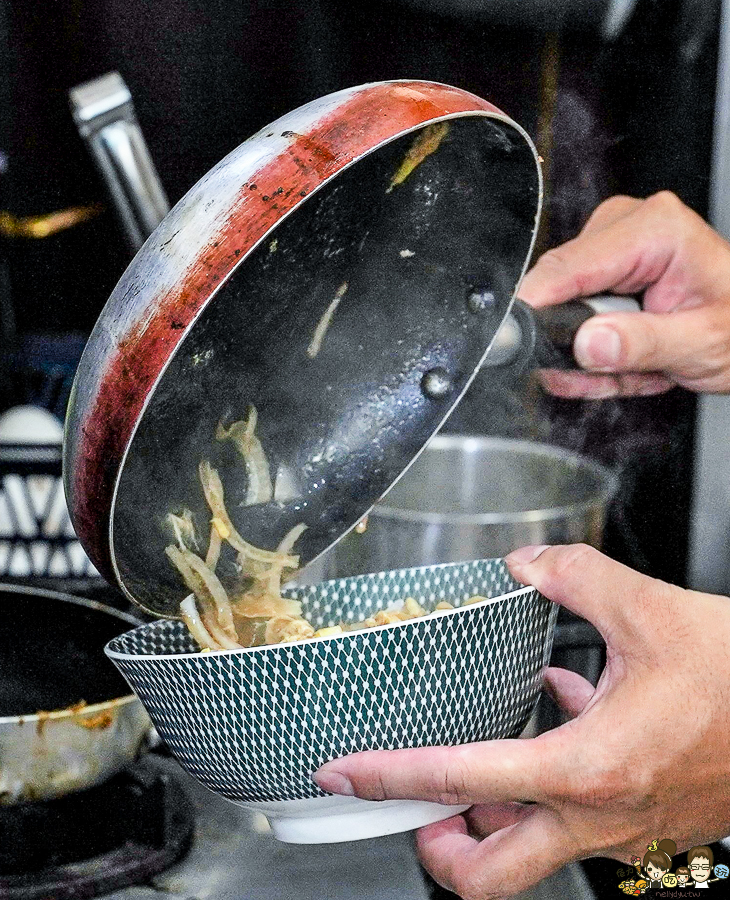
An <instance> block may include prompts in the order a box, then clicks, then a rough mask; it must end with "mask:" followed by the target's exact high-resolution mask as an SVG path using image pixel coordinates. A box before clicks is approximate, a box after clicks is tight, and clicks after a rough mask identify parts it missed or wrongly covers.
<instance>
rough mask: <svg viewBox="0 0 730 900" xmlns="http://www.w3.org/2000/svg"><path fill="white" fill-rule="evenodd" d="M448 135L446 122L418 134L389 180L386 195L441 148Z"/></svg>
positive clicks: (428, 126) (429, 127)
mask: <svg viewBox="0 0 730 900" xmlns="http://www.w3.org/2000/svg"><path fill="white" fill-rule="evenodd" d="M448 133H449V123H448V122H436V124H435V125H427V126H426V127H425V128H424V129H422V130H421V131H419V132H418V134H417V135H416V138H415V140H414V141H413V143H412V144H411V147H410V149H409V151H408V153H406V155H405V158H404V159H403V162H402V163H401V164H400V166H399V167H398V171H397V172H396V173H395V175H394V176H393V177H392V178H391V180H390V186H389V187H388V189H387V190H386V192H385V193H386V194H390V192H391V191H392V190H393V188H394V187H395V186H396V185H398V184H403V182H404V181H405V180H406V178H408V176H409V175H410V174H411V173H412V172H414V171H415V170H416V169H417V168H418V167H419V166H420V165H421V163H422V162H423V161H424V159H426V158H427V157H429V156H430V155H431V154H432V153H435V152H436V151H437V150H438V148H439V147H440V146H441V141H443V139H444V138H445V137H446V135H447V134H448Z"/></svg>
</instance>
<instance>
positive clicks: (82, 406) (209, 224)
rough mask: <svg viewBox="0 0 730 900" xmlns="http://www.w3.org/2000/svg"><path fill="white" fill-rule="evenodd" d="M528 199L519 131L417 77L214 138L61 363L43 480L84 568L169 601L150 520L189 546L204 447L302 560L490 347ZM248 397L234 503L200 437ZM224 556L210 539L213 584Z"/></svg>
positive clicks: (225, 564)
mask: <svg viewBox="0 0 730 900" xmlns="http://www.w3.org/2000/svg"><path fill="white" fill-rule="evenodd" d="M541 199H542V181H541V174H540V167H539V160H538V156H537V153H536V151H535V147H534V146H533V144H532V142H531V140H530V138H529V137H528V135H527V134H526V133H525V132H524V130H523V129H522V128H521V127H520V126H519V125H518V124H517V123H515V122H514V121H512V120H511V119H510V118H509V117H508V116H506V115H505V114H504V113H502V112H501V111H500V110H498V109H497V108H496V107H495V106H493V105H492V104H491V103H489V102H487V101H486V100H483V99H481V98H479V97H476V96H475V95H473V94H470V93H468V92H466V91H463V90H460V89H457V88H454V87H450V86H448V85H443V84H434V83H431V82H421V81H395V82H382V83H376V84H369V85H362V86H360V87H356V88H351V89H348V90H345V91H340V92H338V93H336V94H332V95H330V96H328V97H324V98H322V99H320V100H316V101H313V102H312V103H309V104H307V105H306V106H303V107H301V108H300V109H298V110H295V111H294V112H292V113H289V114H288V115H286V116H284V117H282V118H281V119H279V120H278V121H276V122H274V123H272V124H271V125H269V126H267V127H266V128H264V129H262V131H260V132H259V133H258V134H256V135H254V136H253V137H251V138H249V139H248V140H247V141H245V142H244V143H243V144H241V146H240V147H238V148H237V149H236V150H234V151H233V152H232V153H230V154H229V155H228V156H227V157H226V158H225V159H224V160H222V161H221V162H220V163H219V164H218V165H217V166H215V167H214V168H213V169H212V170H211V171H210V172H209V173H208V174H207V175H206V176H204V177H203V178H202V179H201V180H200V181H199V182H198V184H197V185H195V186H194V187H193V188H192V189H191V190H190V191H189V193H188V194H187V195H186V196H185V197H183V199H182V200H181V201H180V202H179V203H178V204H177V205H176V206H175V208H174V209H173V210H172V211H171V212H170V213H169V214H168V215H167V216H166V217H165V218H164V219H163V221H162V222H161V223H160V225H159V226H158V227H157V229H156V230H155V231H154V232H153V233H152V235H150V237H149V238H148V240H147V241H146V243H145V244H144V246H143V247H142V249H141V250H140V251H139V252H138V254H137V256H136V257H135V259H134V260H133V262H132V263H131V265H130V266H129V268H128V269H127V271H126V272H125V274H124V275H123V277H122V279H121V281H120V282H119V284H118V285H117V287H116V288H115V290H114V292H113V293H112V296H111V297H110V299H109V301H108V303H107V305H106V306H105V308H104V310H103V312H102V314H101V316H100V318H99V321H98V322H97V324H96V326H95V328H94V331H93V333H92V335H91V338H90V340H89V343H88V345H87V347H86V350H85V352H84V355H83V357H82V359H81V363H80V365H79V368H78V371H77V375H76V381H75V384H74V388H73V390H72V394H71V401H70V404H69V412H68V416H67V420H66V437H65V443H64V479H65V486H66V493H67V497H68V500H69V511H70V513H71V518H72V522H73V525H74V529H75V531H76V533H77V535H78V537H79V539H80V540H81V542H82V544H83V545H84V547H85V549H86V550H87V553H88V554H89V556H90V558H91V559H92V561H93V562H94V564H95V565H96V567H97V568H98V569H99V570H100V571H101V572H102V573H103V574H105V575H106V576H107V578H109V579H110V580H112V579H113V580H115V581H116V582H117V583H118V584H119V585H120V587H121V588H122V590H123V591H125V593H126V594H127V596H128V597H129V598H130V599H131V600H133V601H134V602H136V603H137V604H139V605H140V606H142V607H143V608H144V609H146V610H147V611H149V612H151V613H153V614H157V615H163V616H174V615H177V613H178V610H179V604H180V601H181V599H182V597H183V596H184V593H183V591H184V587H183V584H182V582H181V581H180V579H179V577H178V574H177V572H175V571H174V570H173V568H172V567H171V566H170V565H169V564H168V561H167V559H166V556H165V547H166V545H168V544H170V543H171V541H172V540H173V539H174V536H173V534H172V532H171V530H170V527H169V524H168V516H169V514H171V513H172V514H176V515H184V516H186V517H187V519H188V521H189V522H191V523H192V526H193V531H194V533H196V534H198V535H200V536H201V537H202V536H206V537H205V538H204V539H205V540H207V534H208V532H209V529H210V516H211V514H210V510H209V508H208V505H207V503H206V500H205V497H204V495H203V491H202V489H201V484H200V481H199V478H198V467H199V465H200V463H201V461H206V462H209V463H210V464H211V465H212V466H213V467H214V468H215V469H216V470H217V471H218V472H219V473H220V476H221V482H222V485H223V492H224V494H225V498H226V506H227V511H228V513H229V515H230V517H231V519H232V522H233V525H234V527H235V529H236V530H237V531H238V532H239V533H240V535H241V536H242V537H243V539H245V540H247V541H249V542H250V543H252V544H254V545H255V546H256V547H259V548H262V549H267V550H271V549H274V548H276V547H277V545H278V544H279V542H280V541H281V540H282V538H284V536H285V535H286V534H287V532H289V530H290V529H292V528H293V527H294V526H297V525H299V524H300V523H303V524H304V525H306V526H307V530H306V531H305V532H304V533H303V534H302V535H301V537H300V538H299V540H298V541H297V545H296V553H297V554H298V556H299V561H300V566H306V565H307V564H308V563H310V562H312V561H313V560H315V559H316V558H317V557H319V556H320V555H321V554H322V553H324V552H325V551H326V550H327V549H328V548H329V547H331V546H332V545H333V544H334V543H336V542H337V541H338V540H339V539H340V538H341V537H342V536H343V535H344V534H346V533H348V532H349V531H350V530H351V529H352V528H353V527H354V526H355V524H356V523H357V522H358V521H359V520H360V519H361V518H362V517H363V516H364V515H365V514H366V513H367V511H368V510H369V509H370V508H371V507H372V506H373V504H374V503H375V502H376V501H377V500H378V499H380V498H381V497H382V496H383V495H384V494H385V492H386V491H387V490H388V488H390V487H391V485H392V484H394V482H396V481H397V480H398V478H400V477H401V475H402V474H403V473H404V472H405V470H406V469H407V468H408V467H409V466H410V465H411V464H412V462H413V461H414V460H415V458H416V457H417V456H418V455H419V453H420V452H421V451H422V450H423V448H424V446H425V445H426V443H427V442H428V441H429V439H430V438H431V437H432V435H433V434H434V433H435V432H436V431H437V430H438V429H439V428H440V426H441V425H442V424H443V423H444V421H445V420H446V418H447V417H448V416H449V414H450V412H451V411H452V410H453V408H454V407H455V406H456V404H457V403H458V402H459V400H460V398H461V396H462V395H463V394H464V392H465V391H466V390H467V388H468V387H469V385H470V384H471V382H472V380H473V378H474V376H475V374H476V372H477V370H478V369H479V367H480V365H481V364H482V363H483V362H484V361H485V360H487V361H488V358H489V357H488V353H489V350H490V347H491V345H492V343H493V342H494V340H495V335H497V333H498V332H499V330H500V326H502V324H503V322H505V320H506V318H507V316H508V314H509V312H510V309H511V307H512V305H513V302H514V296H515V289H516V287H517V285H518V284H519V281H520V279H521V277H522V274H523V272H524V270H525V268H526V265H527V261H528V259H529V255H530V252H531V250H532V246H533V242H534V237H535V233H536V229H537V223H538V218H539V213H540V205H541ZM517 310H518V311H519V310H520V307H519V306H518V307H517ZM586 310H587V307H576V309H574V310H573V311H572V313H571V315H570V323H568V325H567V328H566V327H565V323H562V324H561V325H560V327H561V328H562V330H563V331H566V330H567V331H568V332H571V333H572V331H574V330H575V328H576V327H577V324H579V323H580V321H582V320H583V318H584V317H585V315H588V314H591V311H586ZM551 315H556V314H551ZM559 315H561V316H563V315H565V313H564V312H561V313H560V314H559ZM529 316H530V313H529V310H527V308H526V307H524V306H523V307H521V312H519V321H518V320H517V319H515V317H514V316H513V317H512V327H511V328H510V329H509V331H510V333H511V334H520V335H523V336H526V335H530V334H532V335H533V337H532V339H531V340H532V343H533V344H534V343H535V342H536V337H535V335H537V334H538V333H539V329H538V330H535V329H533V328H532V327H531V326H530V322H529V321H528V319H529ZM535 321H537V320H535ZM520 323H521V324H520ZM520 342H523V343H527V341H524V340H522V338H520V339H518V343H520ZM566 344H567V345H568V346H569V345H570V338H569V339H568V340H567V341H566ZM511 352H512V351H509V352H508V355H509V353H511ZM502 355H503V356H504V348H503V352H502ZM250 405H251V406H254V407H255V408H256V410H257V411H258V426H257V437H258V438H259V439H260V441H261V445H262V447H263V451H264V454H265V456H266V458H267V463H268V467H269V470H270V472H271V474H272V476H273V479H272V480H273V481H274V491H273V496H272V497H270V498H268V499H266V500H262V501H261V502H255V503H253V504H247V503H246V502H245V498H246V494H247V487H248V481H249V476H248V475H247V472H246V467H245V466H243V465H242V463H241V460H240V457H238V456H237V453H236V449H235V447H233V446H232V442H230V441H224V442H221V441H216V439H215V435H216V432H217V429H218V426H219V425H223V424H224V423H226V424H230V423H232V422H234V421H239V420H242V419H243V418H245V416H246V412H247V409H248V408H249V406H250ZM280 476H281V477H280ZM278 484H281V485H283V490H282V491H281V492H278V491H277V487H276V486H277V485H278ZM235 567H236V560H235V554H234V553H233V552H232V549H231V548H230V547H228V546H226V547H224V550H223V555H222V556H221V563H220V569H221V571H222V573H223V575H224V577H225V576H226V573H228V575H230V577H235V576H236V568H235Z"/></svg>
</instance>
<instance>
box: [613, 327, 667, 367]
mask: <svg viewBox="0 0 730 900" xmlns="http://www.w3.org/2000/svg"><path fill="white" fill-rule="evenodd" d="M639 322H641V325H642V326H643V327H641V328H637V327H634V328H633V329H624V334H623V336H622V341H621V343H622V346H623V347H625V353H626V355H627V357H628V358H627V360H626V361H627V362H628V363H629V364H634V365H635V364H643V363H647V362H648V363H651V362H656V364H657V365H658V364H659V360H658V356H659V354H660V352H661V344H662V342H661V340H660V336H659V334H658V333H657V329H656V328H655V327H654V320H653V319H652V318H651V317H650V316H642V317H641V319H639V317H637V318H636V319H635V320H634V325H635V326H636V325H638V324H639Z"/></svg>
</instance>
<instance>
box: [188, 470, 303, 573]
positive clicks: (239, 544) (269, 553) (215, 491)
mask: <svg viewBox="0 0 730 900" xmlns="http://www.w3.org/2000/svg"><path fill="white" fill-rule="evenodd" d="M199 472H200V483H201V484H202V485H203V493H204V494H205V499H206V500H207V502H208V506H209V507H210V509H211V512H212V513H213V515H214V516H215V517H216V518H218V519H220V520H221V522H223V524H224V525H225V527H226V528H227V529H228V531H229V534H228V535H227V537H226V540H227V541H228V543H229V544H230V545H231V546H232V547H233V549H234V550H237V551H238V552H239V553H240V554H242V555H243V556H244V557H248V558H249V559H254V560H258V561H260V562H279V561H282V562H283V563H284V565H285V567H286V568H288V569H296V568H297V566H298V565H299V557H297V556H282V554H280V553H277V552H276V551H275V550H261V549H259V548H258V547H254V546H253V544H249V543H248V541H244V539H243V538H242V537H241V535H240V534H239V533H238V532H237V531H236V529H235V528H234V526H233V522H231V519H230V517H229V515H228V511H227V510H226V507H225V503H224V495H223V484H222V482H221V479H220V476H219V475H218V472H217V471H216V470H215V469H214V468H213V466H211V464H210V463H209V462H208V461H207V460H203V462H201V463H200V466H199Z"/></svg>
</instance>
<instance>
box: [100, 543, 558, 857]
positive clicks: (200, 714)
mask: <svg viewBox="0 0 730 900" xmlns="http://www.w3.org/2000/svg"><path fill="white" fill-rule="evenodd" d="M286 593H287V594H288V595H289V596H291V597H294V598H295V599H298V600H301V601H302V603H303V608H304V614H305V616H306V617H307V618H308V619H309V620H310V622H312V624H313V625H315V627H322V626H326V625H333V624H337V623H339V622H342V621H344V622H353V621H359V620H361V619H364V618H366V617H367V616H371V615H373V614H374V613H376V612H377V611H378V610H381V609H389V608H399V607H400V605H401V603H402V602H403V601H404V600H405V599H406V598H407V597H410V596H412V597H415V598H416V599H417V600H418V601H419V602H420V603H421V604H422V605H423V606H424V607H425V608H426V609H427V610H428V611H431V610H433V609H434V607H435V606H436V605H437V604H438V603H439V602H440V601H442V600H447V601H449V602H450V603H452V604H453V605H454V606H455V607H457V608H456V609H454V610H447V611H442V612H437V613H435V614H434V615H431V616H428V617H425V618H421V619H414V620H411V621H407V622H398V623H395V624H392V625H385V626H382V627H380V628H374V629H369V630H366V631H359V632H350V633H347V632H346V633H344V634H342V635H336V636H332V637H323V638H317V639H312V640H307V641H297V642H295V643H289V644H279V645H274V646H268V647H257V648H251V649H245V650H228V651H217V652H207V653H199V652H197V646H196V645H195V643H194V641H193V640H192V638H190V636H189V635H188V632H187V630H186V628H185V626H184V625H183V624H182V622H179V621H177V620H162V621H158V622H154V623H152V624H149V625H143V626H141V627H139V628H136V629H134V630H133V631H130V632H128V633H127V634H124V635H122V636H120V637H117V638H115V639H114V640H112V641H111V642H110V643H109V644H108V646H107V648H106V652H107V654H108V656H109V657H110V658H111V660H112V661H113V662H114V664H115V665H116V666H117V667H118V668H119V670H120V671H121V672H122V674H123V675H124V677H125V678H126V679H127V681H128V682H129V684H130V685H131V687H132V689H133V690H134V691H135V692H136V693H137V694H138V695H139V697H140V699H141V700H142V703H143V704H144V706H145V707H146V709H147V711H148V713H149V715H150V718H151V719H152V721H153V723H154V724H155V726H156V727H157V729H158V731H159V732H160V734H161V735H162V737H163V738H164V740H165V741H166V742H167V744H168V745H169V747H170V750H171V751H172V753H173V754H174V755H175V756H176V758H177V759H178V760H179V762H180V764H181V765H182V766H183V768H184V769H186V770H187V771H188V772H189V773H190V774H191V775H193V776H194V777H195V778H197V779H198V780H199V781H201V782H202V783H203V784H204V785H206V787H208V788H210V789H211V790H212V791H215V792H216V793H218V794H220V795H222V796H223V797H226V798H227V799H228V800H231V801H233V802H234V803H237V804H240V805H242V806H247V807H250V808H252V809H256V810H258V811H260V812H263V813H264V814H265V815H266V816H267V818H268V819H269V821H270V822H271V826H272V829H273V831H274V834H275V835H276V836H277V837H278V838H279V839H281V840H284V841H290V842H296V843H324V842H335V841H345V840H356V839H360V838H367V837H374V836H377V835H384V834H392V833H395V832H398V831H407V830H409V829H411V828H417V827H420V826H422V825H425V824H428V823H430V822H435V821H438V820H440V819H444V818H447V817H449V816H451V815H454V814H455V812H457V811H461V810H463V809H464V807H457V808H455V807H449V806H442V805H439V804H433V803H423V802H420V801H400V800H396V801H387V802H382V803H376V802H372V801H365V800H359V799H357V798H352V797H333V796H332V795H329V794H326V793H325V792H324V791H322V790H320V789H319V788H318V787H317V785H316V784H315V783H314V782H313V781H312V777H311V776H312V773H313V772H314V771H315V770H316V769H317V768H319V766H320V765H322V764H323V763H324V762H326V761H328V760H331V759H335V758H337V757H340V756H344V755H345V754H348V753H353V752H356V751H359V750H372V749H395V748H401V747H422V746H434V745H442V744H452V745H453V744H466V743H469V742H472V741H482V740H488V739H493V738H509V737H516V736H517V735H519V734H520V732H521V731H522V730H523V729H524V727H525V725H526V724H527V722H528V720H529V718H530V716H531V714H532V711H533V708H534V705H535V703H536V701H537V698H538V694H539V692H540V687H541V683H542V677H543V671H544V668H545V666H546V665H547V664H548V660H549V657H550V650H551V646H552V635H553V628H554V624H555V618H556V615H557V607H556V606H554V604H552V603H551V602H550V601H548V600H546V599H545V598H544V597H542V596H541V595H540V594H539V593H538V592H537V591H536V590H535V589H534V588H531V587H523V586H522V585H520V584H519V583H517V582H516V581H514V580H513V578H512V577H511V576H510V574H509V572H508V570H507V568H506V566H505V565H504V563H503V562H502V561H501V560H483V561H476V562H468V563H452V564H447V565H438V566H428V567H421V568H414V569H400V570H398V571H393V572H380V573H376V574H371V575H361V576H357V577H353V578H342V579H338V580H335V581H328V582H324V583H321V584H316V585H310V586H307V587H300V588H297V589H293V590H288V591H286ZM475 595H481V596H483V597H485V598H486V599H485V600H483V601H481V602H478V603H474V604H469V605H467V606H461V608H459V607H460V604H462V603H463V602H464V601H466V600H467V599H469V598H471V597H473V596H475Z"/></svg>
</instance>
